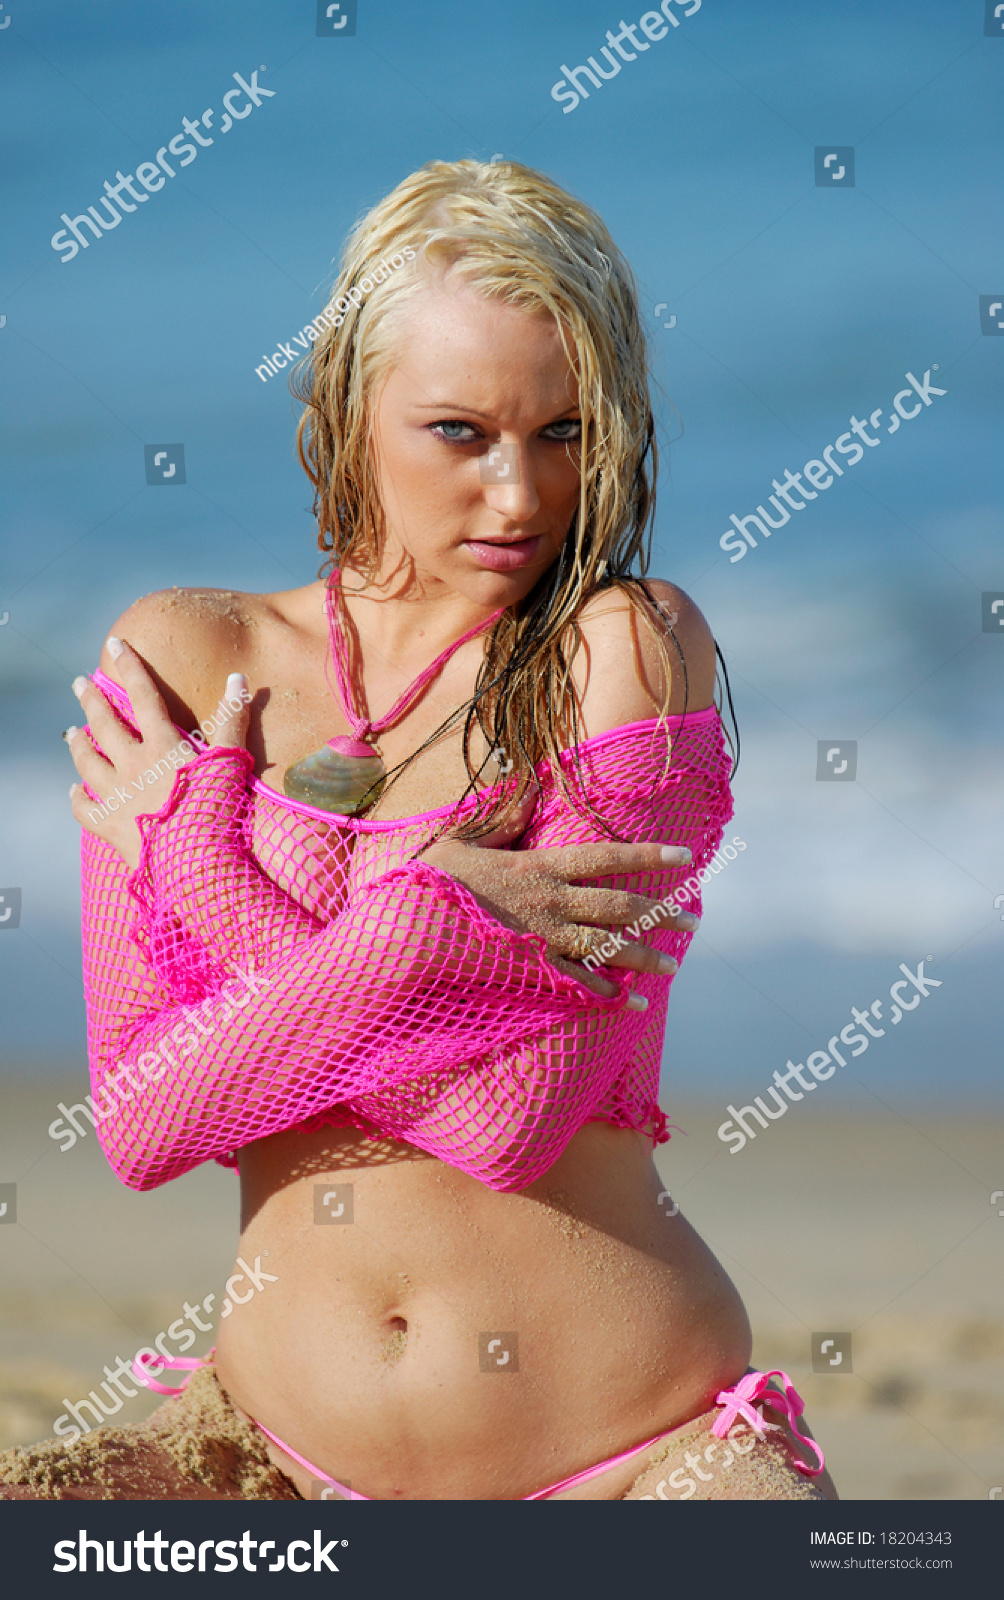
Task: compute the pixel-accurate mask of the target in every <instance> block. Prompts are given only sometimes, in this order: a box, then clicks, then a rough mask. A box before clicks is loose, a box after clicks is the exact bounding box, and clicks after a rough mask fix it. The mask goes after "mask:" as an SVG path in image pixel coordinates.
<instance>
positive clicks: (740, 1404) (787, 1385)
mask: <svg viewBox="0 0 1004 1600" xmlns="http://www.w3.org/2000/svg"><path fill="white" fill-rule="evenodd" d="M212 1354H213V1352H210V1360H211V1359H212ZM148 1360H149V1357H146V1358H145V1359H144V1361H143V1362H142V1363H140V1362H138V1361H134V1362H133V1372H134V1374H135V1376H136V1378H137V1379H138V1380H139V1381H140V1382H141V1383H144V1384H146V1385H147V1387H148V1388H150V1389H153V1390H155V1391H156V1392H157V1394H166V1395H179V1394H181V1392H182V1390H183V1389H184V1387H185V1384H186V1383H187V1382H188V1379H187V1378H185V1380H184V1382H182V1383H181V1384H179V1385H178V1386H177V1387H176V1388H168V1387H167V1386H166V1385H165V1384H162V1383H157V1382H156V1380H155V1379H154V1378H152V1377H150V1375H149V1372H148V1370H147V1361H148ZM153 1365H154V1366H156V1367H157V1368H158V1369H159V1368H160V1367H170V1368H172V1369H175V1370H186V1369H187V1370H188V1371H189V1372H190V1373H191V1372H194V1371H195V1370H196V1368H198V1367H203V1366H205V1365H206V1363H205V1362H204V1361H199V1360H195V1359H194V1358H192V1357H190V1356H176V1357H174V1358H172V1359H170V1360H161V1361H158V1360H156V1359H154V1361H153ZM771 1378H780V1380H781V1383H782V1384H783V1393H782V1392H780V1391H778V1390H777V1389H769V1388H768V1383H769V1380H770V1379H771ZM756 1400H762V1401H763V1402H764V1403H765V1404H766V1405H768V1406H770V1407H771V1409H772V1410H774V1411H780V1412H781V1413H782V1414H783V1415H784V1416H785V1417H787V1419H788V1423H789V1426H790V1428H791V1431H792V1433H793V1434H794V1435H795V1438H796V1439H798V1440H799V1442H800V1443H801V1444H807V1445H809V1446H810V1448H811V1449H812V1450H814V1451H815V1452H816V1455H817V1456H818V1457H819V1465H818V1467H810V1466H809V1464H808V1462H807V1461H796V1462H795V1463H794V1465H795V1466H796V1467H797V1468H798V1470H799V1472H803V1473H805V1475H806V1477H808V1478H815V1477H818V1476H819V1474H820V1473H821V1472H822V1470H823V1467H824V1466H825V1461H824V1458H823V1452H822V1450H821V1449H820V1448H819V1445H818V1444H817V1443H816V1441H815V1439H809V1438H807V1437H806V1435H805V1434H803V1433H801V1432H800V1431H799V1427H798V1418H799V1417H800V1416H801V1415H802V1412H803V1411H804V1410H805V1404H804V1402H803V1400H802V1397H801V1395H800V1394H799V1393H798V1390H797V1389H796V1388H795V1385H794V1384H793V1383H792V1381H791V1379H790V1378H789V1376H788V1374H787V1373H786V1372H782V1371H780V1370H779V1369H775V1370H774V1371H772V1372H755V1371H753V1370H751V1371H749V1372H747V1373H746V1374H745V1376H744V1377H742V1378H740V1380H739V1382H738V1383H735V1384H733V1385H732V1387H731V1388H729V1389H720V1390H719V1392H718V1394H716V1396H715V1405H716V1406H721V1407H722V1408H723V1409H722V1414H721V1416H720V1417H716V1419H715V1421H714V1423H713V1424H712V1427H711V1432H712V1433H713V1434H714V1435H715V1436H716V1437H717V1438H719V1439H724V1438H725V1436H726V1434H727V1433H728V1431H729V1429H730V1428H731V1427H734V1425H735V1423H736V1422H737V1421H738V1420H739V1418H740V1417H742V1418H743V1420H744V1421H745V1422H748V1423H749V1425H750V1427H751V1428H752V1429H753V1430H754V1432H755V1433H757V1434H759V1436H760V1438H765V1437H766V1434H765V1433H764V1430H763V1422H762V1418H761V1417H760V1416H758V1414H757V1412H756V1411H755V1410H754V1409H753V1403H754V1401H756ZM251 1421H252V1422H254V1425H255V1427H256V1428H257V1429H258V1431H259V1432H260V1433H263V1434H264V1435H265V1437H266V1439H271V1441H272V1443H273V1444H275V1445H278V1447H279V1449H280V1450H283V1451H285V1453H286V1455H288V1456H289V1457H290V1459H291V1460H292V1461H295V1462H297V1463H298V1465H299V1466H301V1467H303V1469H304V1471H306V1472H309V1473H310V1474H311V1476H312V1477H314V1478H316V1479H318V1480H319V1481H320V1482H321V1483H326V1484H328V1485H329V1486H330V1487H331V1488H332V1489H334V1490H335V1492H336V1493H337V1494H338V1495H340V1496H341V1497H342V1498H343V1499H344V1500H369V1499H370V1496H369V1495H368V1494H359V1493H358V1492H357V1491H356V1490H355V1489H350V1488H349V1486H348V1484H345V1483H339V1481H338V1479H337V1478H332V1477H331V1476H330V1475H329V1474H328V1473H327V1472H322V1471H321V1468H320V1467H317V1466H315V1465H314V1463H313V1462H312V1461H308V1460H307V1458H306V1456H301V1455H300V1453H299V1451H298V1450H294V1449H293V1448H292V1446H291V1445H288V1444H286V1442H285V1441H284V1440H283V1439H280V1438H279V1436H278V1434H275V1433H273V1432H272V1431H271V1429H270V1428H266V1427H265V1424H264V1423H263V1422H258V1421H256V1420H255V1419H254V1418H251ZM675 1431H676V1430H675V1429H673V1428H671V1429H669V1430H664V1431H663V1432H662V1433H657V1434H655V1435H654V1436H653V1437H652V1438H651V1439H645V1440H644V1441H643V1443H642V1444H636V1445H632V1446H631V1449H630V1450H622V1451H621V1453H620V1455H616V1456H610V1457H608V1459H607V1460H606V1461H600V1462H598V1463H597V1465H596V1466H595V1467H586V1469H585V1470H584V1471H583V1472H573V1473H572V1475H571V1477H569V1478H561V1479H560V1480H559V1481H558V1482H557V1483H551V1484H549V1485H548V1486H547V1488H546V1489H538V1490H537V1491H536V1493H535V1494H525V1495H522V1496H521V1499H523V1500H549V1499H550V1498H551V1497H552V1495H556V1494H559V1493H560V1492H561V1490H563V1489H573V1488H575V1486H576V1485H577V1484H580V1483H588V1482H589V1479H590V1478H597V1477H599V1475H600V1473H601V1472H609V1471H610V1469H611V1467H618V1466H620V1464H621V1462H622V1461H630V1460H631V1458H632V1456H638V1455H641V1453H642V1451H643V1450H649V1449H651V1447H652V1446H653V1445H655V1444H658V1443H659V1441H660V1439H665V1438H666V1437H668V1434H669V1433H673V1432H675ZM319 1498H321V1499H325V1498H327V1496H325V1495H323V1494H322V1495H321V1496H320V1497H319Z"/></svg>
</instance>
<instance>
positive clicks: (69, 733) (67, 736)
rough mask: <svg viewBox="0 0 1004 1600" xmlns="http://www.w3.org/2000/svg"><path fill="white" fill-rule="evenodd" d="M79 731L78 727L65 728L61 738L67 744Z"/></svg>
mask: <svg viewBox="0 0 1004 1600" xmlns="http://www.w3.org/2000/svg"><path fill="white" fill-rule="evenodd" d="M79 732H80V729H79V728H67V730H66V732H65V733H64V734H63V738H64V739H65V740H66V742H67V744H69V742H70V740H71V739H75V738H76V736H77V734H78V733H79Z"/></svg>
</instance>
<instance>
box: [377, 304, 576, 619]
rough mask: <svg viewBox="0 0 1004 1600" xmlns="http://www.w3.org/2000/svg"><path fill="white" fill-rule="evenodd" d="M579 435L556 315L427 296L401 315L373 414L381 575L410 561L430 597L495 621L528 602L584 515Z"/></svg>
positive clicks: (572, 385) (573, 393)
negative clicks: (448, 594) (454, 600)
mask: <svg viewBox="0 0 1004 1600" xmlns="http://www.w3.org/2000/svg"><path fill="white" fill-rule="evenodd" d="M580 435H581V424H580V422H579V407H578V384H577V382H576V380H575V375H574V373H573V371H572V368H571V366H570V365H569V361H568V357H567V356H566V355H565V351H564V349H563V348H562V343H561V338H560V336H559V333H558V329H557V325H556V323H555V321H554V318H553V317H552V316H550V314H548V313H530V312H527V311H519V310H515V309H513V308H512V307H510V306H505V305H502V304H501V303H500V302H498V301H492V300H485V299H483V298H482V297H481V296H480V295H478V294H476V293H475V292H474V291H473V290H471V289H469V288H465V287H463V286H462V285H459V284H453V285H450V283H449V280H447V282H446V283H444V284H443V285H442V286H431V285H430V286H429V287H428V288H427V289H423V290H422V291H421V293H420V294H418V295H416V296H415V298H414V299H413V300H411V301H410V302H409V303H408V304H407V306H406V307H405V308H404V309H403V310H402V313H401V322H400V326H399V328H398V330H397V333H396V337H395V361H394V365H393V367H392V369H391V371H390V373H389V374H388V376H387V377H386V379H385V380H384V382H383V384H382V387H381V388H380V389H379V390H378V392H377V395H376V398H375V404H374V411H373V448H374V460H375V466H376V473H377V483H378V488H379V494H380V499H381V504H382V505H383V508H384V513H385V517H386V528H387V554H386V558H385V561H384V572H385V573H387V572H390V571H392V570H394V568H395V567H396V566H397V565H398V561H399V559H400V558H401V557H402V556H404V557H405V558H408V557H410V558H411V561H412V562H413V563H414V568H415V573H416V576H417V577H418V578H419V580H420V582H421V583H422V586H423V589H425V590H426V591H427V592H432V591H435V589H436V588H437V586H438V585H444V586H445V587H446V588H447V589H449V590H451V591H453V592H454V593H458V594H462V595H465V596H466V597H467V598H468V599H470V600H472V601H475V602H477V603H478V604H479V605H484V606H486V607H490V608H492V609H494V608H495V607H497V606H500V605H512V604H514V603H515V602H517V601H519V600H520V599H522V597H523V596H524V595H526V594H528V593H529V591H530V590H531V589H532V588H533V586H534V584H535V583H536V582H537V579H538V578H539V577H540V575H541V573H543V572H545V571H546V570H547V569H548V568H549V567H550V566H551V565H552V563H553V562H554V561H555V559H556V557H557V555H558V552H559V550H560V549H561V546H562V544H563V543H564V541H565V539H566V537H567V535H568V532H569V528H570V526H571V522H572V518H573V517H574V515H575V512H576V510H577V509H578V504H579V480H580V451H579V440H580Z"/></svg>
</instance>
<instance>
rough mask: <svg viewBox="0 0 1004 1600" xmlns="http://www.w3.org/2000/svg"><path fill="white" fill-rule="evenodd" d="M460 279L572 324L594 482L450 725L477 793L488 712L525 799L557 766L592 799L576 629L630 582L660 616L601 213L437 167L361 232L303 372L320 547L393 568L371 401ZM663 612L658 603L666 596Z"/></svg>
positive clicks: (478, 173)
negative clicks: (609, 591) (645, 587)
mask: <svg viewBox="0 0 1004 1600" xmlns="http://www.w3.org/2000/svg"><path fill="white" fill-rule="evenodd" d="M447 272H448V273H449V274H450V277H451V281H452V280H454V279H459V280H461V281H462V282H463V283H464V284H465V286H467V287H470V288H471V289H473V290H474V291H475V292H476V293H478V294H481V295H483V296H485V298H487V299H497V300H500V301H502V302H504V303H505V304H506V305H509V306H513V307H516V308H519V309H524V310H526V311H529V312H541V311H544V312H550V314H551V315H552V316H553V317H554V318H555V320H556V323H557V326H558V329H559V332H560V334H561V338H562V341H563V343H564V346H565V351H566V354H567V355H568V357H569V361H570V363H571V365H572V369H573V371H574V372H575V373H576V374H577V377H578V381H579V404H580V407H581V414H582V445H581V450H582V481H581V491H580V497H579V507H578V511H577V512H576V515H575V517H574V519H573V523H572V527H571V530H570V533H569V537H568V538H567V539H566V541H565V544H564V546H563V548H562V550H561V553H560V555H559V557H558V559H557V560H556V562H555V563H554V564H553V566H552V567H551V568H550V569H549V570H548V571H547V572H546V573H544V574H543V575H542V576H541V577H540V579H539V580H538V582H537V584H536V585H535V587H534V588H533V589H532V590H531V591H530V593H529V594H528V595H526V596H525V598H524V599H523V600H522V601H520V602H519V603H518V604H517V605H514V606H512V607H510V608H509V609H508V610H507V611H506V612H505V613H503V615H502V617H501V618H500V619H499V621H498V622H497V623H496V625H495V627H494V629H493V631H492V633H491V636H490V638H489V640H488V642H487V647H486V652H485V661H484V665H483V668H482V670H481V672H480V674H479V676H478V680H477V685H476V688H475V694H474V697H473V698H472V700H471V702H469V704H468V705H467V706H465V707H462V708H461V709H460V710H459V711H458V712H457V713H456V714H455V716H454V717H452V718H450V719H449V721H448V723H447V724H444V728H445V727H448V726H453V725H455V723H456V720H457V718H459V717H460V716H461V715H463V714H464V713H465V712H466V716H467V720H466V723H465V729H464V753H465V761H466V763H467V770H468V775H469V777H470V780H471V783H470V785H469V788H468V791H467V793H470V792H471V789H473V787H474V785H475V780H476V776H477V774H476V773H475V770H474V768H473V766H472V763H471V759H470V753H469V745H470V736H471V732H472V731H473V725H474V720H475V718H476V719H477V721H478V723H479V725H480V727H481V730H482V733H483V734H484V737H485V738H486V739H487V740H488V744H489V748H491V749H495V748H501V749H502V750H504V751H505V752H507V753H508V755H509V756H511V757H512V758H513V759H514V763H515V764H514V773H515V774H516V776H517V778H518V788H517V791H516V796H515V798H516V800H517V801H518V800H520V799H522V797H523V796H524V794H525V793H526V791H527V789H528V788H529V787H530V786H531V785H532V783H533V781H534V780H533V769H534V768H535V767H536V766H537V765H538V764H539V763H540V762H541V761H542V760H548V761H549V762H550V763H551V766H552V770H553V771H554V772H555V774H556V776H557V778H558V782H559V784H560V785H561V788H562V790H563V791H564V793H565V794H566V796H567V797H568V799H569V801H570V802H571V803H573V804H574V803H575V801H574V797H573V796H572V795H571V794H570V793H569V790H568V788H567V785H566V782H565V778H564V773H563V769H562V767H561V764H560V763H559V761H558V753H559V751H560V750H562V749H566V748H569V747H573V748H574V746H575V745H576V744H577V743H578V740H579V731H578V707H577V704H576V699H575V695H574V693H573V685H572V680H571V674H570V663H571V660H572V658H573V657H574V655H575V652H576V650H577V649H578V648H579V645H580V643H581V633H580V631H579V628H578V626H577V624H576V618H577V616H578V614H579V612H580V610H581V608H582V605H583V604H584V602H585V600H586V599H587V598H588V597H589V596H590V595H591V594H592V593H593V592H594V591H595V590H596V589H597V588H600V587H604V586H608V585H617V586H618V587H620V588H622V589H623V592H624V593H625V594H626V595H627V596H628V598H629V599H630V601H631V603H632V604H633V605H634V606H635V607H636V608H637V609H638V610H639V611H640V612H642V614H643V615H645V616H647V617H648V618H649V620H651V613H650V612H649V611H647V610H646V604H645V602H643V601H642V600H641V599H640V598H639V595H638V591H637V586H636V582H627V581H626V580H627V579H628V578H629V575H630V569H631V568H632V566H633V565H634V564H635V562H637V564H638V567H639V569H640V572H641V574H644V573H645V572H646V571H647V569H648V562H649V554H650V543H651V528H652V519H653V515H654V509H655V473H656V466H657V453H656V445H655V434H654V424H653V418H652V407H651V402H650V398H649V390H648V359H647V352H646V345H645V337H644V333H643V331H642V327H641V321H640V318H639V314H638V299H637V292H636V290H635V285H634V279H633V277H632V274H631V270H630V268H629V267H628V265H627V263H626V262H625V261H624V259H623V257H622V256H621V254H620V252H619V250H618V249H617V246H616V245H615V244H614V242H613V240H612V239H611V237H610V235H609V233H608V232H607V230H606V228H605V227H604V225H603V223H602V222H601V221H600V218H599V217H598V216H597V215H596V213H595V212H594V211H592V210H591V209H590V207H588V206H586V205H584V204H583V203H582V201H580V200H577V199H576V198H575V197H574V196H573V195H570V194H568V193H567V192H566V191H565V190H564V189H561V188H559V187H558V185H557V184H555V183H552V182H551V180H550V179H549V178H546V177H544V175H543V174H542V173H539V172H535V171H534V170H533V169H532V168H530V167H524V166H521V165H519V164H518V163H517V162H512V161H507V162H499V163H491V164H489V163H485V162H480V161H431V162H429V163H428V164H427V165H426V166H424V167H422V168H420V169H419V171H417V172H415V173H413V174H412V175H411V176H410V177H408V178H406V179H405V180H404V181H403V182H402V183H400V184H398V186H397V188H396V189H394V190H392V191H391V193H390V194H389V195H387V197H386V199H384V200H381V201H380V203H379V204H378V205H376V206H374V208H373V209H372V211H370V212H369V213H368V214H367V215H366V216H364V217H363V218H362V219H361V220H360V221H359V222H358V223H357V224H356V226H355V227H354V228H353V230H352V232H351V233H350V235H349V237H348V240H347V241H346V245H345V249H344V252H343V255H342V260H341V267H340V271H339V274H338V277H337V280H336V282H335V284H334V288H333V290H332V294H331V298H330V301H329V303H328V306H327V308H326V310H325V312H324V313H323V314H322V316H321V317H320V318H318V319H316V326H317V330H318V336H317V341H316V343H315V345H314V347H313V349H312V350H311V352H310V354H309V355H308V356H307V357H306V358H305V359H304V361H303V362H301V364H300V367H299V369H298V370H297V372H296V373H295V374H294V377H293V390H294V393H295V394H296V395H297V397H298V398H299V399H301V400H302V401H303V402H304V411H303V415H302V417H301V419H300V424H299V429H298V435H297V439H298V446H299V453H300V460H301V461H302V463H303V466H304V469H305V471H306V473H307V476H308V477H309V478H310V481H311V482H312V484H313V485H314V491H315V494H314V509H315V514H316V517H317V524H318V544H319V547H320V549H321V550H322V551H323V552H325V553H326V554H327V555H328V556H329V558H330V563H329V564H330V566H337V567H342V566H344V565H345V564H346V563H349V564H351V565H352V566H353V567H354V568H355V569H357V570H359V571H360V572H362V573H363V574H364V575H365V576H367V577H372V575H373V574H374V573H375V571H376V569H377V567H378V563H379V560H380V555H381V551H382V544H383V539H384V521H383V512H382V508H381V505H380V502H379V497H378V494H377V486H376V478H375V470H374V461H373V455H372V451H371V448H370V409H371V408H370V400H371V397H372V395H373V393H374V391H375V389H376V387H377V385H378V384H379V382H380V380H381V378H382V377H383V376H384V375H385V374H386V373H387V372H388V371H389V369H390V368H391V366H392V365H393V361H394V348H395V331H396V324H397V321H398V317H397V315H396V313H399V312H400V311H401V309H402V308H403V306H404V305H405V304H406V303H407V301H408V300H410V299H411V298H412V296H414V295H415V294H417V293H419V292H420V291H421V290H422V288H424V287H425V286H426V285H427V284H428V282H429V280H430V274H433V275H436V274H439V275H442V274H445V273H447ZM323 570H324V569H323V568H322V571H323ZM648 601H649V602H650V603H652V604H656V605H657V602H654V600H653V597H652V596H651V595H648ZM667 632H668V635H669V637H672V638H673V644H674V646H675V647H676V650H677V653H678V654H679V646H678V645H676V641H675V637H674V636H672V631H671V629H668V630H667V627H666V625H665V623H664V622H663V624H662V626H659V627H657V628H656V629H655V633H656V637H657V639H658V641H659V644H660V648H661V650H662V653H663V657H664V659H663V667H664V671H663V683H664V686H665V690H664V692H665V699H664V703H663V706H662V708H661V715H663V716H665V715H666V712H667V711H668V705H669V693H670V679H671V663H670V658H669V650H668V641H667ZM681 659H682V657H681ZM442 731H443V729H440V730H438V731H437V734H435V735H433V738H436V737H438V736H439V734H441V733H442ZM427 742H431V741H427ZM423 748H425V747H424V746H423ZM417 754H418V752H417V751H416V755H417ZM414 759H415V757H414V756H412V757H411V758H410V760H414ZM403 765H405V766H406V765H408V763H404V764H403ZM400 770H403V766H402V768H400V769H398V771H400ZM501 809H502V807H501V803H500V802H496V803H494V804H491V805H488V807H487V810H486V809H485V807H484V806H481V807H480V808H479V810H478V812H477V814H476V820H475V821H474V822H472V823H471V824H470V825H469V826H467V827H466V828H464V829H462V830H460V832H461V835H462V836H464V837H468V836H474V835H475V834H477V833H482V832H485V831H486V830H487V828H488V827H490V826H496V825H497V821H498V817H499V815H500V812H501Z"/></svg>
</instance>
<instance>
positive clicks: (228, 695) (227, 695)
mask: <svg viewBox="0 0 1004 1600" xmlns="http://www.w3.org/2000/svg"><path fill="white" fill-rule="evenodd" d="M246 688H247V681H246V679H245V677H244V674H243V672H232V673H231V674H230V676H229V678H228V679H227V686H226V688H225V689H224V691H223V698H224V700H239V699H240V698H241V695H242V693H243V691H244V690H245V689H246Z"/></svg>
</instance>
